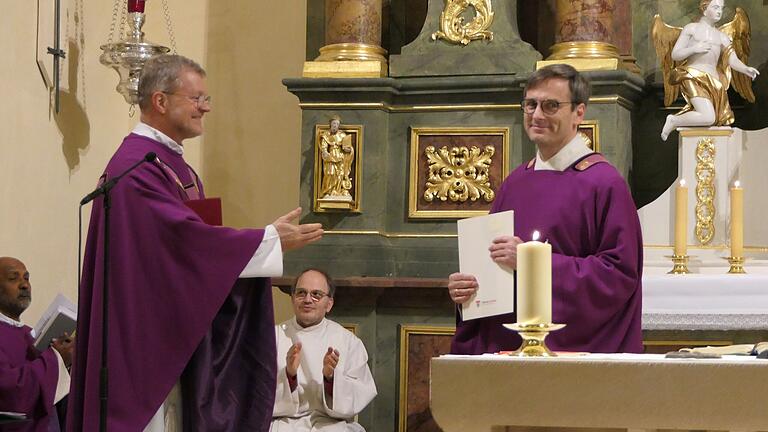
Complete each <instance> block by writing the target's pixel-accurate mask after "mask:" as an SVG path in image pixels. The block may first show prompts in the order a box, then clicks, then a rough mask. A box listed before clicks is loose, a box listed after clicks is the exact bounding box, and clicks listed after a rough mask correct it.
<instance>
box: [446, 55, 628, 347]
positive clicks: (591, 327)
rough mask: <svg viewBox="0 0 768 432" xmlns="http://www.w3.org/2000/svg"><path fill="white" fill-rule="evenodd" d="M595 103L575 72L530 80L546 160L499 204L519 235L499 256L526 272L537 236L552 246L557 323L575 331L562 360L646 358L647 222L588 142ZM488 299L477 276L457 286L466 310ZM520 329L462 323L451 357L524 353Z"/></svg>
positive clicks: (567, 336) (495, 321)
mask: <svg viewBox="0 0 768 432" xmlns="http://www.w3.org/2000/svg"><path fill="white" fill-rule="evenodd" d="M589 93H590V89H589V82H588V81H587V80H586V78H584V77H583V76H582V75H581V74H579V73H578V72H577V71H576V70H575V69H574V68H572V67H570V66H568V65H563V64H558V65H551V66H548V67H545V68H542V69H540V70H537V71H536V72H534V73H533V74H532V75H531V77H530V78H529V79H528V82H527V84H526V86H525V91H524V95H525V96H524V99H523V102H522V108H523V113H524V114H523V115H524V127H525V131H526V133H527V134H528V137H529V138H530V139H531V141H533V142H534V144H536V150H537V151H536V158H534V159H533V160H531V161H530V162H527V163H524V164H523V165H521V166H519V167H518V168H517V169H515V170H514V171H513V172H512V173H511V174H510V175H509V176H508V177H507V178H506V179H505V180H504V182H503V184H502V185H501V188H500V189H499V190H498V193H497V194H496V199H495V200H494V203H493V207H492V209H491V213H494V212H500V211H505V210H514V212H515V227H514V232H515V234H516V235H515V236H502V237H498V238H496V239H494V240H493V242H492V244H490V245H489V253H490V256H491V258H492V259H493V260H494V261H495V262H497V263H498V264H500V265H503V266H507V267H508V268H511V269H516V266H517V245H518V244H520V243H522V242H523V241H529V240H531V235H532V233H533V232H534V231H539V232H540V233H541V235H542V240H544V239H546V240H547V241H549V243H550V244H551V245H552V320H553V321H554V322H555V323H562V324H566V327H565V328H563V329H562V330H558V331H556V332H553V333H550V335H549V336H548V337H547V345H548V346H549V348H551V349H552V350H557V351H587V352H601V353H611V352H641V351H642V335H641V328H640V316H641V306H642V299H641V294H642V293H641V276H642V263H643V255H642V246H643V242H642V238H641V232H640V222H639V219H638V216H637V209H636V207H635V204H634V201H633V200H632V196H631V195H630V192H629V189H628V187H627V183H626V181H625V180H624V179H623V178H622V177H621V175H620V174H619V173H618V171H616V169H615V168H614V167H613V166H611V165H610V164H609V163H608V162H607V161H606V160H605V158H604V157H603V156H602V155H601V154H599V153H595V152H593V151H592V149H590V148H589V147H588V146H587V144H586V142H585V140H584V136H583V135H582V134H579V133H578V129H577V128H578V126H579V124H580V123H581V122H582V120H583V119H584V113H585V111H586V109H587V102H588V101H589ZM481 289H483V287H481V286H478V283H477V280H476V278H475V276H474V275H469V274H462V273H454V274H452V275H450V277H449V281H448V291H449V294H450V296H451V299H453V301H454V302H455V303H456V304H457V305H461V304H463V303H465V302H467V301H469V300H470V299H471V298H472V296H473V295H474V293H475V292H476V291H477V290H481ZM511 290H512V288H511V287H510V293H509V295H513V293H512V292H511ZM514 322H516V316H515V314H514V313H512V314H504V315H497V316H492V317H488V318H480V319H475V320H467V321H463V320H462V319H461V317H460V316H459V317H457V325H456V335H455V336H454V338H453V342H452V345H451V352H452V353H457V354H481V353H489V352H499V351H510V350H515V349H517V348H518V347H519V346H520V343H521V340H520V337H519V336H518V335H517V333H515V332H512V331H510V330H507V329H506V328H504V327H502V324H504V323H514Z"/></svg>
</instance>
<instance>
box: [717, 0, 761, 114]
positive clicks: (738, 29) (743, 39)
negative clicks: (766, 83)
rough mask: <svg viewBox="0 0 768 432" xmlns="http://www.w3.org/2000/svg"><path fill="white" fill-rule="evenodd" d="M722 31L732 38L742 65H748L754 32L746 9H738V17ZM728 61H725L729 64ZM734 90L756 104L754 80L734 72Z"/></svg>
mask: <svg viewBox="0 0 768 432" xmlns="http://www.w3.org/2000/svg"><path fill="white" fill-rule="evenodd" d="M720 31H721V32H723V33H725V34H726V35H728V37H729V38H731V41H733V42H732V44H733V50H734V52H735V53H736V57H738V58H739V60H741V62H742V63H744V64H747V60H748V59H749V51H750V49H749V39H750V37H751V36H752V30H751V28H750V26H749V18H748V17H747V13H746V12H744V9H742V8H740V7H737V8H736V15H735V16H734V17H733V21H731V22H729V23H727V24H723V25H722V26H721V27H720ZM727 61H728V59H725V62H726V63H727ZM733 88H735V89H736V91H737V92H738V93H739V94H740V95H741V97H743V98H744V99H746V100H748V101H749V102H753V103H754V102H755V93H754V92H752V80H751V79H750V78H749V77H748V76H746V75H744V74H743V73H741V72H737V71H733Z"/></svg>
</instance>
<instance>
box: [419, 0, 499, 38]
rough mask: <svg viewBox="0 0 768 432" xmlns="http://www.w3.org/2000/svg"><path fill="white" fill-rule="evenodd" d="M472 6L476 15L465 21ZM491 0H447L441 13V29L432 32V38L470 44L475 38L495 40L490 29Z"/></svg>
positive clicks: (491, 20)
mask: <svg viewBox="0 0 768 432" xmlns="http://www.w3.org/2000/svg"><path fill="white" fill-rule="evenodd" d="M469 6H472V8H473V9H475V17H474V18H473V19H472V20H471V21H470V22H468V23H466V24H465V23H464V19H465V18H464V16H465V12H466V10H467V9H468V8H469ZM493 15H494V14H493V6H492V5H491V0H446V2H445V9H443V12H441V13H440V30H438V31H436V32H434V33H432V40H433V41H434V40H438V39H444V40H447V41H448V42H451V43H454V44H462V45H464V46H466V45H468V44H469V43H470V42H472V41H474V40H484V39H487V40H488V41H492V40H493V32H492V31H490V30H488V29H489V28H491V24H493Z"/></svg>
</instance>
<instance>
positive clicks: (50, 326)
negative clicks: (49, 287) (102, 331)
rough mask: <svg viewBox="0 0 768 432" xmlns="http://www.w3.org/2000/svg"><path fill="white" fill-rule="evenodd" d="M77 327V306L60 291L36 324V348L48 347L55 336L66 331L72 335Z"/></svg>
mask: <svg viewBox="0 0 768 432" xmlns="http://www.w3.org/2000/svg"><path fill="white" fill-rule="evenodd" d="M76 328H77V307H76V306H75V305H74V303H72V302H71V301H70V300H69V299H68V298H66V297H64V296H63V295H62V294H61V293H59V294H58V295H57V296H56V298H55V299H53V302H51V304H50V305H49V306H48V309H46V311H45V313H43V316H41V317H40V319H39V320H38V321H37V324H36V325H35V330H34V331H35V348H37V349H38V350H40V351H42V350H44V349H46V348H48V346H49V345H50V344H51V340H53V338H57V337H59V336H61V335H63V334H64V332H66V333H68V334H69V335H70V336H71V335H72V333H73V332H74V331H75V329H76Z"/></svg>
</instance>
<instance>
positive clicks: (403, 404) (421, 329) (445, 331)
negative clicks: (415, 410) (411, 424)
mask: <svg viewBox="0 0 768 432" xmlns="http://www.w3.org/2000/svg"><path fill="white" fill-rule="evenodd" d="M454 333H456V328H455V327H448V326H442V327H441V326H429V325H419V324H401V325H400V353H399V354H400V356H399V357H400V362H399V366H400V367H399V368H398V369H399V371H398V374H399V377H398V382H399V383H400V386H399V392H398V407H399V409H398V414H397V424H398V432H407V428H408V398H407V397H408V352H409V344H410V341H409V337H410V336H411V335H415V334H420V335H438V336H440V335H451V336H453V334H454Z"/></svg>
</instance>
